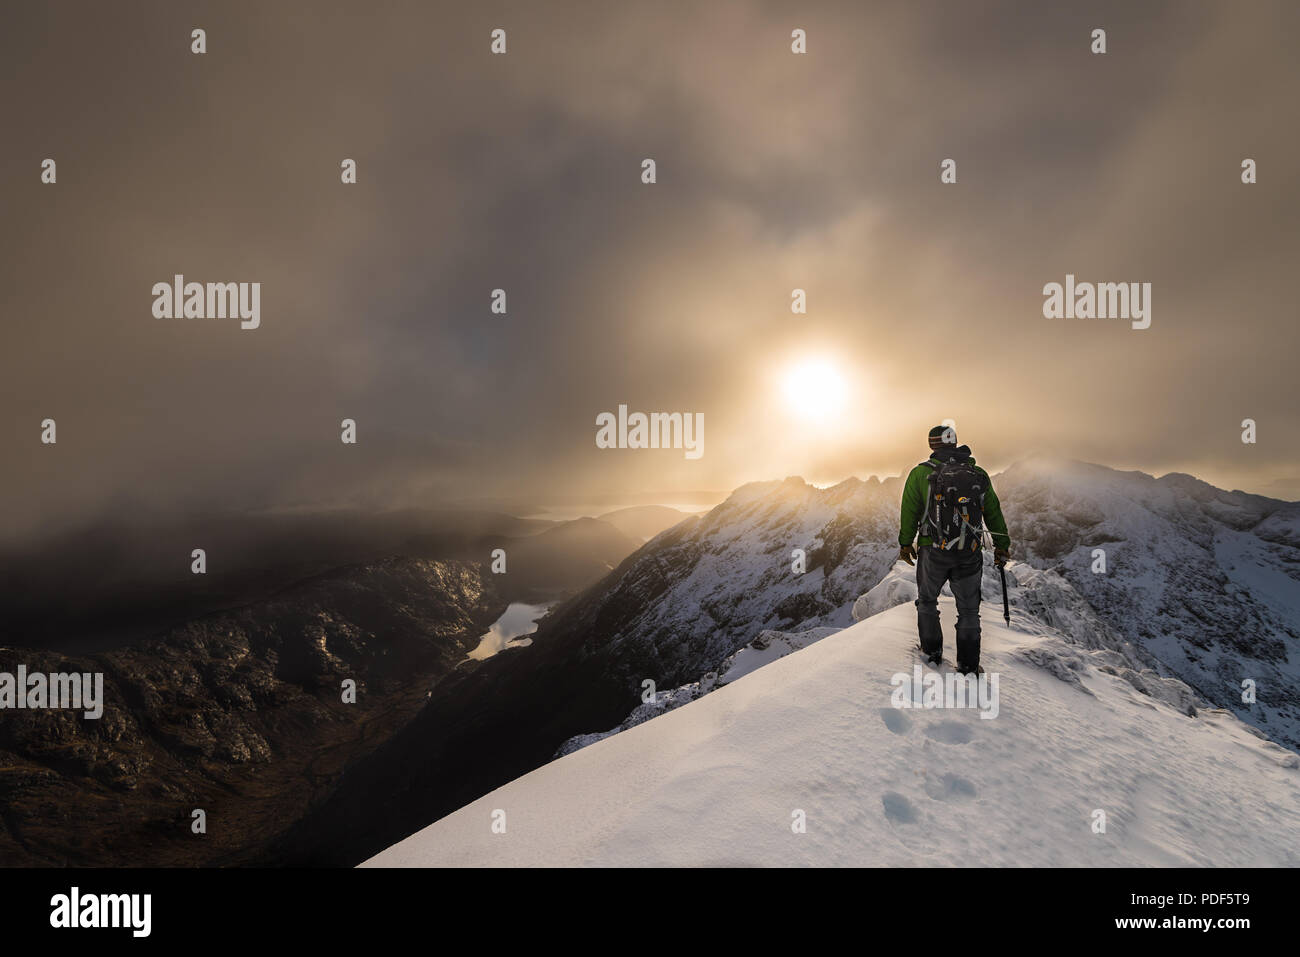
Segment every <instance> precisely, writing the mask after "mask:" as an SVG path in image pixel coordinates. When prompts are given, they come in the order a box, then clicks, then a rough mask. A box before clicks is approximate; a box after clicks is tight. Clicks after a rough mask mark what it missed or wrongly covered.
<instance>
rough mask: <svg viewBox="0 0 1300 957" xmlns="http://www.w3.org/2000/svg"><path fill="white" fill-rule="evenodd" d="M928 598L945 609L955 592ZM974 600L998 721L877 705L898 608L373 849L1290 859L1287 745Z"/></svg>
mask: <svg viewBox="0 0 1300 957" xmlns="http://www.w3.org/2000/svg"><path fill="white" fill-rule="evenodd" d="M941 610H942V613H943V615H944V618H945V622H951V620H952V616H953V614H954V609H953V607H952V603H951V601H950V600H949V599H943V600H942V601H941ZM989 611H990V606H988V605H986V606H985V615H984V628H985V656H984V664H985V667H986V669H987V670H988V672H989V673H990V674H994V673H996V674H997V675H998V676H999V697H998V711H997V716H996V717H995V718H992V719H986V718H982V717H981V716H980V712H979V711H978V710H970V709H964V710H959V709H939V710H925V709H917V708H914V709H898V708H895V707H893V706H892V705H891V694H892V692H893V690H894V689H893V687H892V686H891V676H893V675H894V674H895V673H896V672H900V671H901V672H911V670H912V668H913V665H914V664H915V662H916V656H915V652H914V651H913V650H912V649H913V646H914V644H915V612H914V610H913V609H912V608H911V607H909V606H908V605H906V604H903V605H899V606H896V607H894V608H891V609H889V610H886V611H883V612H881V613H880V614H878V615H875V616H874V617H871V618H869V619H866V620H864V621H862V622H860V623H858V624H856V625H853V626H852V627H849V628H847V629H844V630H842V631H840V632H838V633H836V634H833V635H830V636H829V637H826V638H823V639H822V640H820V641H817V642H815V643H813V644H812V645H810V646H808V647H807V648H805V649H803V650H801V651H798V652H795V653H793V654H790V655H788V656H786V657H784V658H781V659H780V660H777V661H774V662H772V663H770V664H768V665H766V666H765V667H762V668H760V669H758V670H756V671H754V672H752V673H750V674H748V675H746V676H744V677H742V678H740V679H739V680H736V681H733V682H732V683H730V684H728V685H726V686H724V687H721V688H719V689H718V690H716V691H713V692H712V693H710V694H708V695H705V696H704V697H702V698H700V699H699V700H696V701H693V702H692V703H690V704H687V705H685V706H683V707H681V708H678V709H677V710H674V711H672V712H671V713H668V714H665V715H664V716H662V717H660V718H658V719H656V720H653V721H648V722H645V723H643V724H640V725H638V726H636V727H633V728H631V729H630V730H628V731H626V732H624V733H622V734H618V735H615V736H613V737H610V738H608V739H606V740H603V741H600V742H598V743H596V744H593V745H591V746H590V747H586V748H583V749H582V750H580V751H578V752H576V753H574V754H570V755H569V756H567V757H564V758H561V759H559V760H557V761H553V762H551V763H550V764H547V765H545V766H543V767H541V768H538V769H537V770H535V771H533V772H532V773H530V774H527V775H525V776H524V777H522V778H519V779H518V780H516V781H513V782H511V783H510V784H508V785H506V786H504V787H502V788H499V789H497V790H496V791H493V792H492V793H490V794H488V795H486V796H485V797H483V798H481V799H480V800H477V801H475V802H473V803H472V804H470V805H468V806H467V807H465V808H463V809H461V810H459V811H457V812H456V813H454V814H451V815H449V816H447V817H445V818H443V819H442V820H440V821H437V822H435V823H434V824H432V825H430V826H429V827H427V828H425V829H424V830H422V831H420V832H419V833H417V834H414V835H413V836H411V837H410V838H408V839H406V840H405V841H402V842H400V843H399V844H396V845H394V846H393V847H391V848H389V849H388V850H386V851H384V852H383V853H381V854H379V855H377V856H376V857H374V858H372V859H371V860H370V861H368V862H367V865H368V866H412V865H420V866H425V865H487V866H494V865H557V864H558V865H814V864H816V865H884V866H898V865H923V866H929V865H1087V866H1114V865H1173V864H1196V865H1229V864H1233V865H1285V866H1295V865H1297V864H1300V770H1297V767H1296V766H1297V764H1298V763H1300V759H1297V757H1296V755H1294V754H1292V753H1291V752H1289V751H1286V750H1285V749H1283V748H1280V747H1278V746H1277V745H1274V744H1272V743H1270V742H1267V741H1265V740H1262V739H1261V738H1260V737H1258V736H1257V734H1256V733H1254V732H1252V730H1251V729H1250V728H1248V727H1247V726H1246V725H1244V724H1243V723H1242V722H1241V721H1240V720H1238V719H1237V718H1236V717H1235V716H1233V715H1231V714H1229V713H1227V712H1224V711H1219V710H1200V711H1198V713H1197V715H1196V716H1195V717H1189V716H1188V715H1187V714H1185V713H1182V712H1181V711H1180V710H1178V708H1176V707H1174V706H1172V705H1169V704H1166V703H1164V702H1162V701H1160V700H1156V699H1153V698H1151V697H1149V696H1147V695H1144V694H1142V693H1141V692H1139V691H1138V690H1137V689H1136V688H1135V687H1134V686H1133V684H1131V683H1130V682H1129V681H1126V680H1125V679H1124V678H1122V677H1120V676H1119V675H1116V674H1110V673H1107V672H1106V671H1105V670H1102V666H1103V665H1104V663H1105V661H1106V660H1107V656H1108V655H1110V654H1112V653H1111V652H1109V651H1106V650H1097V651H1093V652H1087V651H1080V650H1078V649H1077V648H1076V647H1075V646H1069V647H1066V646H1065V645H1064V644H1063V642H1064V639H1063V637H1062V636H1061V635H1059V634H1055V633H1053V632H1052V631H1050V630H1047V629H1034V630H1033V631H1020V630H1012V629H1007V628H1005V627H1003V626H1002V623H1001V620H1000V617H995V615H994V614H990V613H989ZM1014 624H1015V626H1016V627H1017V628H1023V627H1027V626H1028V625H1030V624H1032V619H1029V618H1027V616H1022V615H1021V614H1020V613H1018V615H1017V620H1015V621H1014ZM949 642H951V637H949ZM498 809H499V810H502V811H504V812H505V814H506V818H505V820H506V832H505V833H504V834H499V833H494V832H493V830H492V826H491V825H492V821H493V816H492V815H493V812H494V811H495V810H498ZM797 810H802V811H803V812H804V813H805V814H806V820H807V830H806V833H794V832H793V830H792V827H791V822H792V820H793V817H792V815H793V814H794V813H795V812H796V811H797ZM1095 810H1102V811H1104V812H1105V813H1106V815H1107V827H1106V831H1105V833H1102V834H1098V833H1094V832H1093V829H1092V823H1093V820H1094V811H1095Z"/></svg>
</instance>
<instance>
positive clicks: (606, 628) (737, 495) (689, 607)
mask: <svg viewBox="0 0 1300 957" xmlns="http://www.w3.org/2000/svg"><path fill="white" fill-rule="evenodd" d="M994 485H995V487H996V488H997V489H998V492H999V495H1000V497H1001V499H1002V503H1003V509H1004V511H1005V513H1006V515H1007V518H1008V522H1009V524H1010V528H1011V535H1012V539H1013V542H1014V548H1015V555H1016V557H1017V558H1018V559H1022V560H1023V564H1021V565H1019V566H1017V568H1019V569H1020V570H1018V571H1017V572H1016V573H1015V574H1017V575H1020V576H1021V577H1022V578H1023V579H1025V581H1024V582H1023V583H1022V584H1023V585H1024V586H1026V593H1025V594H1024V595H1022V600H1023V601H1024V602H1025V603H1026V608H1027V609H1028V610H1032V611H1033V612H1034V613H1035V614H1036V615H1037V616H1038V618H1039V619H1040V620H1041V621H1043V622H1044V623H1046V624H1048V625H1053V626H1054V627H1056V628H1057V629H1058V630H1059V631H1060V632H1061V633H1062V635H1064V636H1066V637H1067V638H1069V639H1070V640H1072V641H1073V642H1074V643H1076V644H1080V645H1083V646H1085V647H1088V648H1102V647H1104V648H1111V649H1114V650H1116V651H1117V652H1118V653H1120V654H1122V655H1123V656H1124V657H1125V658H1126V659H1127V661H1128V665H1127V667H1129V669H1130V670H1132V671H1134V672H1142V671H1144V670H1145V671H1147V672H1150V673H1151V674H1153V675H1155V676H1157V677H1158V678H1159V679H1160V680H1165V679H1169V678H1171V677H1176V678H1178V679H1180V680H1181V681H1183V682H1185V683H1186V684H1187V685H1189V686H1190V687H1191V688H1192V689H1194V693H1195V695H1197V696H1200V697H1201V698H1203V699H1205V700H1207V701H1209V702H1212V703H1213V704H1214V705H1216V706H1218V707H1226V708H1230V709H1232V710H1233V711H1234V712H1235V713H1236V714H1237V715H1238V717H1240V718H1242V720H1245V721H1248V722H1250V723H1252V724H1254V725H1255V726H1256V727H1259V728H1260V729H1261V730H1263V731H1265V733H1266V734H1268V735H1269V737H1271V738H1272V739H1273V740H1275V741H1278V742H1279V743H1281V744H1284V745H1286V746H1288V747H1291V748H1293V749H1297V748H1300V504H1297V503H1287V502H1280V501H1277V500H1275V499H1268V498H1264V497H1262V496H1257V495H1248V494H1246V493H1243V492H1227V491H1224V490H1222V489H1217V488H1214V487H1213V486H1210V485H1207V484H1206V483H1204V482H1201V481H1199V480H1197V479H1195V478H1192V477H1191V476H1187V475H1179V474H1172V475H1166V476H1164V477H1163V478H1159V479H1157V478H1153V477H1151V476H1149V475H1145V474H1143V473H1141V472H1122V471H1117V470H1115V469H1110V468H1105V467H1103V466H1098V465H1088V464H1086V463H1080V462H1071V461H1061V460H1031V461H1026V462H1023V463H1019V464H1017V465H1015V466H1012V467H1011V468H1010V469H1008V470H1007V471H1006V472H1003V473H1001V474H998V475H995V476H994ZM900 493H901V487H900V483H899V480H898V479H887V480H885V481H883V482H881V481H877V480H875V479H869V480H867V481H865V482H864V481H859V480H857V479H849V480H847V481H845V482H842V483H840V484H838V485H835V486H833V487H831V488H815V487H813V486H810V485H807V484H806V483H804V482H803V481H802V480H801V479H798V478H789V479H786V480H784V481H773V482H756V483H752V484H750V485H746V486H743V487H742V488H740V489H737V490H736V491H735V492H734V493H732V495H731V496H730V497H729V498H728V499H727V500H726V501H725V502H724V503H722V504H721V505H719V506H718V507H717V508H715V509H713V510H712V511H711V512H709V513H708V514H707V515H705V516H702V517H698V518H692V519H688V520H687V521H685V522H682V523H681V524H679V525H677V526H676V527H674V528H673V529H671V530H669V531H667V532H664V533H663V534H661V535H659V536H658V537H656V538H655V539H653V540H651V541H650V542H649V543H647V544H646V545H645V546H644V547H643V548H642V549H641V550H640V551H638V552H637V553H636V554H634V555H633V556H631V557H630V558H629V559H628V560H627V561H626V562H625V563H624V564H623V565H622V566H620V568H619V569H618V570H617V571H616V572H615V573H614V574H613V575H611V576H609V577H608V578H606V579H605V580H603V581H602V582H601V583H600V584H599V585H597V586H596V587H595V588H593V589H592V590H591V591H589V592H588V593H586V594H584V595H583V596H581V598H580V599H579V600H578V601H577V602H575V603H574V604H573V605H572V606H571V607H569V608H567V609H561V611H560V613H558V614H556V615H555V616H553V619H552V624H551V625H550V626H549V627H548V625H546V624H544V625H543V627H542V629H541V630H540V631H539V633H538V635H537V644H536V645H535V648H536V647H540V646H544V645H546V644H548V643H555V644H561V645H563V646H564V647H566V648H572V647H580V648H581V651H580V652H579V653H578V656H577V657H578V660H583V661H589V662H597V661H598V662H600V668H601V669H602V676H603V677H604V678H607V679H608V680H609V681H611V682H613V683H616V684H618V685H619V686H621V688H622V689H623V693H625V694H626V696H627V698H628V706H627V707H628V711H626V712H624V713H623V714H624V716H625V717H627V721H624V722H623V724H622V725H620V727H623V728H626V727H630V726H632V725H633V724H635V723H639V721H640V720H644V718H645V717H647V716H650V715H652V713H659V712H661V711H662V710H663V709H662V707H660V705H661V704H667V705H670V706H671V705H675V704H680V703H681V702H683V701H686V700H693V699H694V697H697V696H698V693H697V692H698V689H695V690H692V689H691V687H690V686H691V685H693V684H697V683H700V682H704V683H707V682H708V681H709V680H710V679H709V674H710V673H712V674H714V675H721V674H723V673H725V672H726V671H727V670H728V669H729V668H730V667H731V666H732V658H733V656H735V655H737V654H738V653H740V654H744V653H745V649H746V648H747V647H748V648H750V649H751V651H753V652H758V653H761V657H764V658H767V659H770V658H771V657H772V655H773V651H772V650H769V649H754V648H752V644H753V643H754V642H755V639H757V638H761V636H762V635H763V634H764V633H767V632H770V633H773V634H777V633H779V634H780V635H783V636H785V637H783V638H776V639H773V640H774V641H775V642H776V643H775V644H774V645H773V646H772V648H774V649H775V650H776V651H780V650H781V648H782V647H785V649H786V650H789V649H791V648H793V647H802V645H803V644H806V643H807V633H809V632H811V631H812V630H813V629H818V628H821V629H825V628H837V627H844V626H846V625H849V624H851V623H852V622H853V621H854V620H855V617H859V618H860V617H862V616H863V615H864V614H870V613H872V612H871V610H868V609H865V608H864V609H859V610H858V612H857V614H856V616H855V612H854V602H855V600H861V598H860V596H863V595H864V592H869V590H871V589H872V588H873V586H876V585H877V584H880V583H883V582H886V581H887V580H889V576H890V575H891V574H893V573H891V568H893V567H894V562H895V559H896V557H897V554H898V550H897V544H896V541H897V534H898V500H899V495H900ZM795 549H801V550H803V551H804V552H805V553H806V555H807V570H806V571H804V572H803V573H802V574H797V573H795V572H794V571H793V569H792V564H791V559H792V554H793V552H794V550H795ZM1098 549H1103V550H1104V551H1105V558H1106V567H1105V570H1104V571H1096V570H1094V569H1095V568H1096V567H1097V563H1096V558H1095V557H1094V555H1095V553H1096V552H1097V550H1098ZM1030 569H1034V570H1037V571H1039V572H1042V573H1044V575H1046V576H1047V577H1045V578H1042V579H1041V580H1039V581H1037V582H1036V583H1035V587H1034V588H1032V589H1030V588H1028V587H1027V586H1028V585H1029V584H1030V582H1029V576H1028V575H1027V572H1028V571H1029V570H1030ZM894 587H898V588H902V589H903V591H904V592H906V591H907V589H908V587H911V586H908V585H907V584H906V583H896V585H895V586H894ZM997 593H998V586H997V584H996V579H990V580H989V581H988V582H986V587H985V595H986V596H988V597H989V598H990V599H993V597H994V596H996V595H997ZM885 598H886V599H887V600H886V601H885V603H883V604H881V603H879V602H877V604H876V605H875V606H874V610H876V611H878V610H880V609H881V608H884V607H888V605H889V604H890V603H892V602H893V600H894V597H892V596H885ZM870 600H871V601H873V602H874V601H876V599H875V598H871V599H870ZM908 600H910V596H908ZM801 634H802V635H804V636H805V637H802V638H797V637H793V636H797V635H801ZM751 657H753V655H751ZM646 679H652V680H653V681H654V682H655V684H656V686H657V687H658V688H659V689H660V692H659V696H660V699H661V700H657V701H656V702H654V703H651V704H649V705H642V706H639V707H638V706H637V704H636V702H637V699H638V697H639V696H640V694H641V687H642V682H643V681H644V680H646ZM1247 679H1249V680H1251V681H1253V682H1254V684H1255V687H1256V694H1257V700H1255V701H1254V702H1252V703H1247V702H1244V701H1243V700H1242V689H1243V686H1242V682H1243V681H1246V680H1247ZM665 689H672V690H665ZM634 707H635V708H636V711H635V712H633V711H632V709H633V708H634ZM628 712H632V713H631V714H629V713H628ZM615 723H617V722H611V726H612V725H613V724H615ZM608 730H609V727H608V726H607V727H604V728H602V727H590V728H586V729H584V731H586V732H588V733H586V734H584V735H582V736H581V737H580V738H579V739H573V740H571V741H569V742H566V743H565V744H564V745H563V746H562V747H561V749H560V750H561V753H565V752H567V751H570V750H572V748H573V747H574V746H575V745H577V744H581V743H589V742H590V741H592V740H599V738H600V737H601V736H603V735H604V734H605V733H606V732H607V731H608Z"/></svg>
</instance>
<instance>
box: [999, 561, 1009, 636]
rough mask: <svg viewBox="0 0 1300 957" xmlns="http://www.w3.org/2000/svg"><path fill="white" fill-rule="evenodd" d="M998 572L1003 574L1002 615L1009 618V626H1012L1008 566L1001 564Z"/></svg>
mask: <svg viewBox="0 0 1300 957" xmlns="http://www.w3.org/2000/svg"><path fill="white" fill-rule="evenodd" d="M998 574H999V575H1001V576H1002V617H1003V618H1005V619H1006V620H1007V627H1008V628H1010V627H1011V606H1010V605H1009V604H1007V566H1006V565H999V566H998Z"/></svg>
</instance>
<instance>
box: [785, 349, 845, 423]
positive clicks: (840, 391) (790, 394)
mask: <svg viewBox="0 0 1300 957" xmlns="http://www.w3.org/2000/svg"><path fill="white" fill-rule="evenodd" d="M781 391H782V394H783V396H784V397H785V404H786V408H787V409H788V410H789V411H790V412H791V413H792V414H793V415H794V416H795V417H796V418H798V419H800V420H802V421H804V422H808V423H820V424H825V423H830V422H834V421H836V420H838V419H839V417H840V415H841V414H842V413H843V411H844V407H845V404H846V401H847V399H848V392H849V388H848V381H847V380H846V379H845V377H844V375H843V373H841V372H840V370H839V368H838V367H837V366H836V364H835V362H834V361H833V360H831V359H828V358H826V357H823V356H817V357H812V358H806V359H801V360H799V361H797V362H795V363H794V364H793V365H791V366H790V367H789V368H788V369H786V371H785V374H784V375H783V376H782V379H781Z"/></svg>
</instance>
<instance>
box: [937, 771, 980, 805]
mask: <svg viewBox="0 0 1300 957" xmlns="http://www.w3.org/2000/svg"><path fill="white" fill-rule="evenodd" d="M925 793H926V794H928V795H930V797H931V798H933V799H934V800H936V801H966V800H969V799H970V798H973V797H974V796H975V793H976V792H975V785H974V784H972V783H971V782H970V781H968V780H966V779H965V778H964V777H962V776H961V775H959V774H945V775H944V776H943V777H941V778H932V777H927V778H926V779H925Z"/></svg>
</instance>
